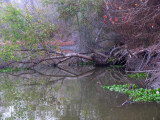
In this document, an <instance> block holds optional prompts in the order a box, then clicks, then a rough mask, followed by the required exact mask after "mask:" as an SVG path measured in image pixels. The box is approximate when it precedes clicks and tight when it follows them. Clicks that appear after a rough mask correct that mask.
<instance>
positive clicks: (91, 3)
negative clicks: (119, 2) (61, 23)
mask: <svg viewBox="0 0 160 120" xmlns="http://www.w3.org/2000/svg"><path fill="white" fill-rule="evenodd" d="M43 3H44V4H55V5H56V6H57V7H58V12H59V13H60V18H63V19H65V20H71V19H73V20H74V19H75V18H76V19H77V17H78V18H79V20H78V21H79V22H81V24H86V23H87V22H88V21H87V20H88V19H92V20H93V16H92V17H91V15H92V14H93V13H95V12H98V11H100V6H101V5H102V4H103V0H79V1H77V0H56V1H55V2H53V0H43ZM78 21H76V22H78ZM89 22H90V23H91V22H92V21H90V20H89Z"/></svg>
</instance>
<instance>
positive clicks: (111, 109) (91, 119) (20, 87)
mask: <svg viewBox="0 0 160 120" xmlns="http://www.w3.org/2000/svg"><path fill="white" fill-rule="evenodd" d="M37 70H38V71H32V70H31V71H25V72H19V73H14V75H11V74H4V73H1V74H0V76H1V77H0V120H160V104H157V103H145V104H127V105H125V106H121V104H122V103H123V102H124V101H125V100H126V99H128V98H127V96H125V95H123V94H119V93H115V92H109V91H106V90H104V89H102V87H101V86H103V85H113V84H126V83H130V82H132V83H134V82H135V83H136V84H138V85H139V86H142V87H143V81H139V80H137V81H136V80H129V79H127V78H126V76H125V75H124V74H123V72H122V71H117V70H113V69H105V68H101V69H94V68H91V67H81V68H65V69H64V68H62V69H57V68H56V69H55V68H48V67H45V66H44V67H43V68H37ZM120 106H121V107H120Z"/></svg>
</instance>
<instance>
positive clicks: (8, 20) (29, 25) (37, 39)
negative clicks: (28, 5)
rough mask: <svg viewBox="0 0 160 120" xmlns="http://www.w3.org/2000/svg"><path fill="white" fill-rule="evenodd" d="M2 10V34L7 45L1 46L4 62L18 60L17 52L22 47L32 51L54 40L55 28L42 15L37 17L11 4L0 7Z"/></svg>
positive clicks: (0, 24) (1, 55)
mask: <svg viewBox="0 0 160 120" xmlns="http://www.w3.org/2000/svg"><path fill="white" fill-rule="evenodd" d="M0 9H1V13H0V26H1V29H0V34H1V35H2V38H3V40H5V41H2V42H3V43H5V45H2V46H1V52H0V57H1V58H2V59H3V60H4V61H7V60H13V59H14V60H17V55H18V54H17V53H15V51H16V50H18V49H19V47H20V46H25V48H28V49H31V50H32V49H33V48H37V47H38V45H43V46H45V41H46V40H53V39H52V38H53V36H54V32H55V26H54V24H51V23H47V22H46V21H45V19H44V17H43V15H41V14H40V13H38V14H37V16H35V15H32V14H31V13H30V12H29V11H28V10H25V11H23V10H21V9H19V8H17V7H16V6H14V5H9V4H6V5H5V4H3V5H0ZM37 12H38V11H37ZM6 41H9V43H8V42H6Z"/></svg>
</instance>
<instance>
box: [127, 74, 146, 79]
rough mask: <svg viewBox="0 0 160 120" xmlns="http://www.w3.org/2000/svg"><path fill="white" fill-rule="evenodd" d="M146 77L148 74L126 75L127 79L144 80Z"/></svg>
mask: <svg viewBox="0 0 160 120" xmlns="http://www.w3.org/2000/svg"><path fill="white" fill-rule="evenodd" d="M147 76H148V73H136V74H127V77H129V78H136V79H145V78H146V77H147Z"/></svg>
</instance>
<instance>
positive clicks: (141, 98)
mask: <svg viewBox="0 0 160 120" xmlns="http://www.w3.org/2000/svg"><path fill="white" fill-rule="evenodd" d="M103 88H105V89H108V90H110V91H116V92H119V93H123V94H127V95H128V96H129V99H130V100H131V101H133V102H153V101H156V102H160V88H157V89H154V90H153V89H144V88H138V87H137V86H136V85H135V84H133V85H130V84H126V85H113V86H104V87H103Z"/></svg>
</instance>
